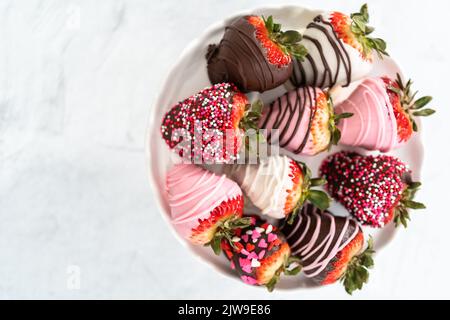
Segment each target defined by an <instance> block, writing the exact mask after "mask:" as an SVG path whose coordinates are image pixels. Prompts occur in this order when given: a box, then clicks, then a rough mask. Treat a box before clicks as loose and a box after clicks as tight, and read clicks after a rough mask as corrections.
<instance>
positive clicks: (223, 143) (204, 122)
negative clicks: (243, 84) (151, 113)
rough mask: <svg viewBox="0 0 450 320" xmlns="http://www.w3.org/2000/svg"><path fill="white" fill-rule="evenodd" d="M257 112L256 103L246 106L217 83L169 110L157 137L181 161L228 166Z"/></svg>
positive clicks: (232, 91) (237, 95)
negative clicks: (160, 136) (161, 139)
mask: <svg viewBox="0 0 450 320" xmlns="http://www.w3.org/2000/svg"><path fill="white" fill-rule="evenodd" d="M261 109H262V105H261V104H260V102H255V103H254V104H253V105H250V104H249V102H248V100H247V97H246V96H245V95H244V94H243V93H241V92H240V91H239V90H238V89H237V88H236V87H235V86H234V85H233V84H230V83H220V84H216V85H214V86H212V87H209V88H206V89H204V90H202V91H200V92H199V93H197V94H195V95H193V96H191V97H189V98H187V99H185V100H183V101H181V102H179V103H178V104H176V105H175V106H173V107H172V109H171V110H170V111H169V112H167V113H166V115H165V116H164V119H163V121H162V124H161V134H162V137H163V139H164V140H165V141H166V143H167V145H168V146H169V147H170V148H171V149H175V150H176V151H177V152H178V154H179V155H180V156H181V157H182V158H184V159H185V160H190V161H192V162H195V163H205V162H206V163H211V162H213V163H225V162H230V161H233V160H235V159H237V158H238V154H239V150H240V148H241V145H242V140H243V139H242V136H243V133H244V132H245V131H246V130H247V129H254V128H257V126H256V124H257V121H258V119H259V115H260V112H261Z"/></svg>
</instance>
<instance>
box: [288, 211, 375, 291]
mask: <svg viewBox="0 0 450 320" xmlns="http://www.w3.org/2000/svg"><path fill="white" fill-rule="evenodd" d="M281 232H283V233H284V234H285V235H286V240H287V242H288V244H289V245H290V246H291V250H292V255H293V256H296V257H298V258H299V259H300V261H301V265H302V271H303V274H304V275H305V276H306V277H307V278H310V279H312V280H313V281H314V282H316V283H318V284H320V285H327V284H331V283H334V282H336V281H338V280H341V281H342V282H343V284H344V287H345V290H346V291H347V292H348V293H349V294H352V292H353V291H355V290H356V289H361V288H362V286H363V284H364V283H366V282H367V281H368V279H369V272H368V269H369V268H371V267H372V266H373V260H372V257H371V255H372V254H373V252H374V251H373V247H372V241H371V240H369V244H368V247H367V248H366V249H365V250H363V245H364V234H363V232H362V230H361V228H360V226H359V225H358V223H357V222H356V221H355V220H353V219H351V218H349V217H337V216H333V215H332V214H330V213H329V212H328V211H322V210H320V209H318V208H316V207H314V206H313V205H311V204H307V205H305V206H304V207H303V208H302V210H301V212H300V213H299V214H298V215H297V217H295V219H294V221H293V223H292V224H284V226H283V227H282V229H281Z"/></svg>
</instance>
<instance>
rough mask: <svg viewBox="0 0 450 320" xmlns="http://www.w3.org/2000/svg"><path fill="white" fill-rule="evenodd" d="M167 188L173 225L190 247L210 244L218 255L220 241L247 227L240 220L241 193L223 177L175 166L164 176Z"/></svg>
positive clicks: (234, 184) (200, 169) (244, 221)
mask: <svg viewBox="0 0 450 320" xmlns="http://www.w3.org/2000/svg"><path fill="white" fill-rule="evenodd" d="M166 188H167V193H168V202H169V207H170V212H171V222H172V225H173V226H174V228H175V230H176V231H177V232H178V233H179V234H180V236H182V237H183V238H185V239H187V240H189V241H190V242H191V243H193V244H199V245H205V244H209V245H211V246H212V247H213V249H214V251H215V252H216V253H217V252H218V250H219V249H220V241H221V240H222V239H224V238H225V239H229V240H231V238H232V235H233V230H234V229H236V228H241V227H244V226H247V225H249V223H250V219H249V218H243V217H242V212H243V206H244V200H243V197H242V191H241V189H240V188H239V186H238V185H237V184H236V183H235V182H233V181H231V180H230V179H228V178H227V177H226V176H225V175H222V176H219V175H216V174H214V173H211V172H209V171H206V170H204V169H202V168H200V167H198V166H196V165H193V164H178V165H175V166H174V167H173V168H172V169H170V171H169V172H168V173H167V180H166Z"/></svg>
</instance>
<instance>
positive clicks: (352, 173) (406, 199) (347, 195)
mask: <svg viewBox="0 0 450 320" xmlns="http://www.w3.org/2000/svg"><path fill="white" fill-rule="evenodd" d="M320 171H321V175H322V177H323V178H324V179H326V181H327V184H326V185H325V188H326V189H327V190H328V192H329V193H330V195H331V196H333V197H334V198H335V199H337V200H338V201H339V202H340V203H342V205H344V207H345V208H346V209H347V210H348V211H349V212H350V213H351V214H352V215H354V216H355V217H356V218H357V219H358V220H359V221H360V222H361V223H362V224H364V225H368V226H371V227H375V228H382V227H384V226H385V225H386V224H388V223H389V222H391V221H392V220H393V221H394V222H395V225H396V226H398V225H400V224H402V225H403V226H405V227H406V226H407V223H408V220H410V216H409V212H408V210H409V209H424V208H425V205H424V204H422V203H420V202H416V201H413V199H414V196H415V194H416V192H417V190H418V189H419V187H420V185H421V184H420V183H419V182H413V181H412V180H411V171H410V170H409V168H408V166H407V165H406V164H404V163H403V162H402V161H400V160H399V159H397V158H395V157H392V156H388V155H380V156H363V155H360V154H358V153H351V152H339V153H336V154H334V155H332V156H330V157H328V158H327V159H325V161H324V162H323V163H322V165H321V168H320Z"/></svg>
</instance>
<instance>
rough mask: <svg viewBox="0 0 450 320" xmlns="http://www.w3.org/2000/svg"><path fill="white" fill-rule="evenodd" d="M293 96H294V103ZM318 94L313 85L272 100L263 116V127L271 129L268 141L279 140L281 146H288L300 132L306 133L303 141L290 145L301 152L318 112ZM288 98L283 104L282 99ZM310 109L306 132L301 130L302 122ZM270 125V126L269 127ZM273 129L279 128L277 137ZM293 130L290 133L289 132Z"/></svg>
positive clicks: (294, 150) (293, 150)
mask: <svg viewBox="0 0 450 320" xmlns="http://www.w3.org/2000/svg"><path fill="white" fill-rule="evenodd" d="M292 96H294V103H292V101H291V100H292ZM316 96H317V89H316V88H311V87H304V88H298V89H296V90H294V91H290V92H287V93H286V94H285V95H284V96H280V97H278V98H277V100H275V101H274V102H272V103H271V104H270V105H269V107H268V111H267V113H264V115H263V118H262V125H261V126H260V127H261V129H271V130H269V131H268V135H267V141H269V143H270V142H272V141H275V140H277V141H279V144H280V147H281V148H286V147H288V146H289V145H290V144H291V142H292V140H293V139H294V138H295V137H296V136H297V135H298V134H304V136H303V138H302V140H301V143H300V144H299V145H298V146H295V147H294V148H292V147H289V150H290V151H292V152H294V153H295V154H300V153H301V152H302V151H303V149H304V148H305V146H306V143H307V142H308V138H309V134H310V132H311V126H312V123H313V119H314V116H315V114H316V110H317V107H316ZM283 98H285V99H286V105H285V106H282V99H283ZM308 108H309V109H310V115H309V119H308V128H307V130H306V133H303V132H300V131H299V129H300V124H301V122H302V119H303V117H304V115H305V113H306V111H307V109H308ZM274 116H275V121H274V122H273V123H272V124H269V122H270V120H272V118H273V117H274ZM293 121H295V127H294V130H290V128H291V124H292V122H293ZM269 125H270V128H269V127H268V126H269ZM272 129H275V130H276V129H278V132H279V134H278V135H277V136H276V139H275V138H274V137H273V136H272ZM289 131H291V133H290V134H288V132H289Z"/></svg>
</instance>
